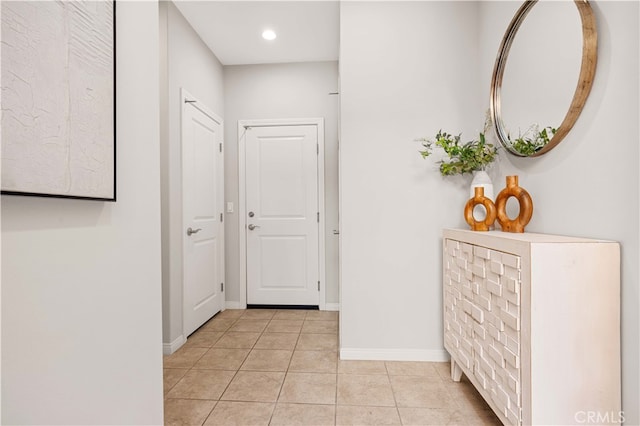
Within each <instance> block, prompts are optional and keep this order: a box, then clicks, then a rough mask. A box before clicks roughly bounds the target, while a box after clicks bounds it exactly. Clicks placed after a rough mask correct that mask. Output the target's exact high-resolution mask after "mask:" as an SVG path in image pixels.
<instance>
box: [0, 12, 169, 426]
mask: <svg viewBox="0 0 640 426" xmlns="http://www.w3.org/2000/svg"><path fill="white" fill-rule="evenodd" d="M116 31H117V57H116V61H117V80H116V81H117V94H118V96H117V132H116V138H117V139H116V143H117V179H118V194H117V196H118V201H117V202H116V203H108V202H99V201H78V200H62V199H47V198H34V197H15V196H3V197H2V423H3V424H161V423H162V420H163V406H162V404H163V394H162V345H161V342H162V336H161V275H160V210H159V207H160V191H159V180H160V166H159V158H160V151H159V134H158V108H159V102H158V67H157V64H158V5H157V3H154V2H121V3H119V4H118V10H117V19H116Z"/></svg>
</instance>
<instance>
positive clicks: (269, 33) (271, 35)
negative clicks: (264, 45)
mask: <svg viewBox="0 0 640 426" xmlns="http://www.w3.org/2000/svg"><path fill="white" fill-rule="evenodd" d="M262 38H263V39H265V40H275V39H276V33H275V32H274V31H273V30H264V32H263V33H262Z"/></svg>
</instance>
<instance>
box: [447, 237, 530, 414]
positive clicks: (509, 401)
mask: <svg viewBox="0 0 640 426" xmlns="http://www.w3.org/2000/svg"><path fill="white" fill-rule="evenodd" d="M520 265H521V263H520V258H519V257H518V256H515V255H513V254H509V253H503V252H500V251H496V250H491V249H488V248H485V247H480V246H474V245H471V244H468V243H464V242H460V241H455V240H450V239H447V240H445V241H444V271H443V274H444V282H443V283H444V288H443V291H444V328H445V342H444V344H445V348H446V349H447V350H448V351H449V353H450V354H451V356H452V357H453V358H454V359H456V361H458V363H459V365H460V366H461V367H462V368H463V371H464V372H465V374H467V376H469V375H473V376H474V377H475V378H476V379H477V382H478V384H479V387H481V390H480V389H479V390H480V392H481V393H484V394H485V398H486V397H487V396H488V397H489V398H490V399H491V401H492V402H493V404H494V405H495V407H497V408H498V409H499V410H500V412H501V413H502V414H503V415H504V417H506V418H507V419H508V420H509V421H510V423H512V424H519V423H520V422H521V412H522V397H521V393H522V392H521V374H520V357H521V353H520V341H521V339H520V329H521V319H520V293H521V292H520V287H521V279H520V276H521V271H520Z"/></svg>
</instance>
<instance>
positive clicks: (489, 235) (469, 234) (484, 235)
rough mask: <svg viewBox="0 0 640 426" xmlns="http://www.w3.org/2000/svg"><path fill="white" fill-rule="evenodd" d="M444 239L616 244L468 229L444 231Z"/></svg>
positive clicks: (577, 238) (605, 241)
mask: <svg viewBox="0 0 640 426" xmlns="http://www.w3.org/2000/svg"><path fill="white" fill-rule="evenodd" d="M442 236H443V237H444V238H452V239H459V240H465V241H469V242H476V241H478V242H480V241H487V240H502V241H514V242H521V243H574V244H575V243H616V242H615V241H608V240H599V239H591V238H580V237H567V236H563V235H550V234H534V233H530V232H524V233H521V234H519V233H513V232H502V231H488V232H480V231H471V230H469V229H444V230H443V231H442Z"/></svg>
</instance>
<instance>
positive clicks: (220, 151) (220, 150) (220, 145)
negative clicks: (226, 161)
mask: <svg viewBox="0 0 640 426" xmlns="http://www.w3.org/2000/svg"><path fill="white" fill-rule="evenodd" d="M219 146H220V152H222V142H220V145H219Z"/></svg>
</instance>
